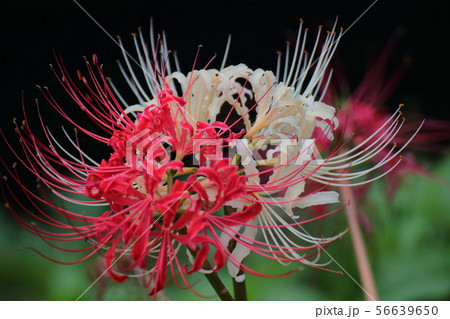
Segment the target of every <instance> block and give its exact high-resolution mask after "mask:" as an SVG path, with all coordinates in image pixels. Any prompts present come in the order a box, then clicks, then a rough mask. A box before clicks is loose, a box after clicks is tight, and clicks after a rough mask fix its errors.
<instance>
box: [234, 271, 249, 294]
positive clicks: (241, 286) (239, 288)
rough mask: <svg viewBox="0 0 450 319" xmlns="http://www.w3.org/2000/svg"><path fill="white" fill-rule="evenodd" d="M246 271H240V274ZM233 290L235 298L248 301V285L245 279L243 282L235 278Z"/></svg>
mask: <svg viewBox="0 0 450 319" xmlns="http://www.w3.org/2000/svg"><path fill="white" fill-rule="evenodd" d="M243 273H244V272H243V271H242V270H240V271H239V273H238V276H239V275H242V274H243ZM233 290H234V298H235V299H236V300H238V301H247V285H246V283H245V279H244V280H243V281H242V282H237V281H236V279H234V278H233Z"/></svg>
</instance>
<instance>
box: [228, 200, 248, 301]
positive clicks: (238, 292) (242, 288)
mask: <svg viewBox="0 0 450 319" xmlns="http://www.w3.org/2000/svg"><path fill="white" fill-rule="evenodd" d="M224 212H225V215H231V214H232V213H234V210H233V208H231V207H229V206H225V208H224ZM234 247H236V241H235V240H234V239H232V240H230V242H229V244H228V250H229V251H230V253H231V252H233V249H234ZM242 274H244V272H243V271H242V270H239V272H238V276H239V275H242ZM233 290H234V298H235V299H236V300H238V301H247V285H246V282H245V279H244V280H243V281H242V282H237V281H236V279H235V278H233Z"/></svg>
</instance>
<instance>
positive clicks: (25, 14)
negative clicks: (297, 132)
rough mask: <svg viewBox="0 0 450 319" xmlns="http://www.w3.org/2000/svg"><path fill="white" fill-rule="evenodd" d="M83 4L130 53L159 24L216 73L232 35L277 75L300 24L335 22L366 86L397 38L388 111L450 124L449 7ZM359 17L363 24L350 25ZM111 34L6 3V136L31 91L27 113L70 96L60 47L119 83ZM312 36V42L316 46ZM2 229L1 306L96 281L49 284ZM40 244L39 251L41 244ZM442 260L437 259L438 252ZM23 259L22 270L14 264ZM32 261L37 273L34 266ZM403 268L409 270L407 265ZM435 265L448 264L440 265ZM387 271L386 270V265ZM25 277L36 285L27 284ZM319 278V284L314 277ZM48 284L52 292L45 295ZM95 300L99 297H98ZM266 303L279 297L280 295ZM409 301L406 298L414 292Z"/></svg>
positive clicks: (72, 67)
mask: <svg viewBox="0 0 450 319" xmlns="http://www.w3.org/2000/svg"><path fill="white" fill-rule="evenodd" d="M78 3H79V4H80V5H81V6H82V7H83V8H84V9H85V10H86V11H87V12H88V13H89V14H90V15H91V16H92V17H93V18H94V19H95V20H96V21H97V22H98V23H99V24H100V25H101V26H102V27H103V28H104V30H105V31H106V32H107V33H108V34H110V35H111V36H113V37H115V36H116V35H121V37H122V39H123V40H124V43H125V45H126V47H128V48H130V49H131V50H132V48H133V43H132V39H131V37H130V36H129V35H130V33H133V32H136V31H137V28H138V27H139V26H141V27H142V28H143V30H144V32H147V34H148V31H147V30H148V28H149V19H150V17H153V18H154V24H155V30H156V31H157V32H161V30H165V31H166V33H167V37H168V43H169V48H171V49H173V50H177V51H178V52H179V57H180V62H181V65H182V68H184V70H186V71H188V70H189V69H190V68H191V66H192V62H193V60H194V57H195V54H196V52H197V46H198V45H199V44H202V45H203V48H202V50H201V53H200V58H199V63H198V65H200V66H202V65H204V64H205V63H206V62H207V61H209V60H210V58H211V57H212V56H213V54H215V53H218V58H217V61H215V62H213V64H212V67H216V68H218V67H219V66H220V62H221V57H222V54H223V51H224V48H225V44H226V40H227V36H228V34H229V33H231V34H232V36H233V40H232V45H231V50H230V54H229V58H228V64H237V63H246V64H247V65H249V66H250V67H252V68H259V67H260V68H263V69H272V70H274V69H275V67H276V50H284V48H285V41H286V40H291V41H293V40H294V39H295V36H296V33H297V29H298V24H299V18H303V19H304V21H305V25H306V26H308V27H309V28H310V29H311V30H312V31H314V32H315V31H316V28H317V26H319V25H321V24H323V25H324V26H325V27H326V28H331V26H332V25H333V23H334V21H335V19H336V17H338V18H339V20H338V26H339V27H343V28H344V30H347V31H346V33H345V35H344V36H343V38H342V40H341V43H340V45H339V47H338V50H337V53H336V57H337V58H338V59H339V61H340V62H341V64H342V65H343V67H344V68H345V72H346V74H347V76H348V79H349V83H350V87H355V86H356V85H357V84H358V82H359V81H360V80H361V79H362V77H363V75H364V71H365V68H366V65H367V61H369V60H370V59H374V58H376V57H377V56H378V54H379V53H380V52H381V51H382V50H383V48H384V46H385V45H386V43H387V41H388V40H389V39H390V38H391V36H392V35H393V34H394V33H395V32H397V33H401V34H402V36H401V37H400V38H399V40H398V42H397V45H396V46H395V48H394V50H393V52H392V55H391V58H390V59H389V63H388V66H387V68H388V74H389V73H392V72H394V71H395V70H396V69H397V68H398V67H399V66H405V68H406V71H405V74H404V77H403V79H402V81H401V82H400V84H399V86H398V88H397V90H396V91H395V93H394V94H393V95H392V96H391V98H390V99H389V100H388V105H389V106H392V107H396V106H397V105H398V104H399V103H404V104H406V108H405V110H404V111H405V113H406V115H408V112H410V113H411V114H414V113H420V114H422V115H423V116H425V117H433V118H439V119H447V120H448V119H450V105H449V101H450V94H449V91H450V90H449V88H450V82H449V79H448V71H449V70H450V59H449V58H448V50H446V48H445V47H444V46H445V43H446V41H447V40H448V34H449V31H450V26H449V24H450V20H449V19H448V17H447V14H448V11H447V10H445V8H444V7H443V4H444V1H427V2H426V4H420V5H417V4H416V3H414V2H411V1H406V0H399V1H382V0H380V1H378V2H377V3H375V4H374V5H373V7H372V8H371V9H369V10H368V11H367V13H366V14H364V15H363V16H362V17H360V15H361V14H362V13H363V12H364V11H365V10H366V9H367V8H368V7H369V6H370V5H371V4H372V3H373V1H323V0H320V1H215V2H210V3H208V4H205V3H204V2H195V1H184V2H176V1H137V0H131V1H86V0H80V1H78ZM359 17H360V19H359V21H357V22H356V23H355V24H354V25H353V26H352V27H351V28H349V27H350V26H351V25H352V24H353V22H354V21H355V20H356V19H358V18H359ZM105 31H103V30H102V29H101V28H100V27H99V26H98V25H96V24H95V23H94V22H93V21H92V20H91V18H90V17H89V16H88V15H87V14H86V13H85V12H83V10H82V9H81V8H80V7H79V6H78V5H77V4H76V3H75V2H74V1H71V0H64V1H40V2H39V1H2V2H1V4H0V39H1V46H0V63H1V68H0V81H1V86H0V107H1V111H2V116H1V117H0V127H1V129H2V130H3V131H4V132H5V134H7V135H8V134H9V133H8V132H12V131H13V126H12V119H13V118H14V117H17V118H20V119H21V118H22V117H23V116H22V115H21V106H22V104H21V98H22V93H21V92H22V91H24V92H25V103H26V105H30V107H31V106H32V105H33V103H34V102H33V101H34V98H35V97H39V96H40V93H39V91H38V90H37V89H36V87H35V86H36V84H39V85H47V86H48V87H50V88H51V89H52V93H54V94H55V96H56V97H57V98H58V99H59V100H60V101H64V99H68V97H66V96H65V95H64V92H63V90H62V89H61V88H59V84H58V82H57V80H56V79H55V77H54V75H53V74H52V72H51V70H50V68H49V66H48V64H49V63H54V56H53V51H52V50H53V49H55V50H56V52H57V53H58V54H60V55H61V56H62V57H63V59H64V62H65V64H66V66H67V67H68V69H69V71H70V72H72V74H74V76H75V71H76V70H77V69H84V60H83V56H88V57H90V56H91V55H92V54H94V53H95V54H97V55H98V57H99V60H100V62H101V63H103V64H104V67H105V74H106V75H109V76H111V77H112V78H113V79H116V82H120V81H121V75H120V73H119V71H118V68H117V66H116V63H115V60H116V59H117V58H121V52H120V49H119V48H118V47H117V45H116V44H115V43H114V42H113V41H112V39H111V38H110V37H109V36H108V35H107V34H106V33H105ZM312 38H313V37H311V36H310V40H311V39H312ZM51 119H52V118H51V114H49V115H48V116H47V121H48V122H51ZM55 121H57V118H56V117H55ZM11 136H13V134H11ZM14 138H15V137H14ZM1 148H2V156H3V157H4V158H6V160H8V154H5V146H4V142H3V140H2V141H1ZM6 153H7V152H6ZM433 156H434V155H433ZM433 156H432V157H433ZM433 165H434V164H433V163H432V164H430V167H434V166H433ZM436 165H438V164H436ZM439 165H440V164H439ZM442 165H444V164H442ZM439 167H440V166H439ZM445 167H446V166H445ZM437 169H438V168H437ZM439 169H442V168H439ZM444 171H445V170H444ZM446 172H448V170H447V171H446ZM447 177H448V176H447ZM447 198H448V197H447ZM406 201H407V200H406ZM445 218H446V217H445ZM446 220H448V219H446ZM0 222H1V223H0V227H1V231H0V233H1V234H2V237H5V238H4V239H2V246H1V249H3V253H2V251H0V256H1V255H2V254H3V255H4V256H2V260H3V261H2V262H1V263H2V264H1V265H0V276H1V278H0V284H1V286H0V299H66V298H67V299H70V298H73V295H72V294H71V293H70V292H67V295H64V293H63V292H61V291H59V290H57V288H54V286H55V285H57V283H58V282H59V281H60V280H61V278H65V279H66V280H68V278H69V277H70V278H72V279H71V280H70V283H66V285H69V286H70V284H72V285H77V283H78V282H81V283H80V284H79V286H80V289H82V288H81V287H85V284H86V283H88V282H89V278H87V277H86V275H85V273H86V271H85V269H86V265H84V266H83V265H81V266H75V267H79V268H77V269H79V270H78V272H76V271H73V272H71V273H70V274H71V275H69V276H68V275H67V274H68V273H67V272H65V270H62V269H63V268H64V266H56V267H57V268H52V269H57V270H54V271H55V272H56V275H55V276H56V277H55V278H52V279H50V281H51V282H48V281H46V280H45V279H44V277H47V276H48V274H47V273H46V270H48V269H49V268H47V267H54V266H50V265H53V264H51V263H49V262H47V261H45V260H43V259H42V260H41V259H39V262H35V261H34V260H35V259H29V258H32V257H29V256H30V255H32V252H28V251H26V252H17V251H15V250H11V251H10V249H15V247H17V246H20V245H30V244H31V243H30V241H33V243H34V242H35V241H36V242H37V241H38V239H36V238H33V237H27V235H25V234H23V233H22V231H21V230H20V228H19V227H18V226H17V225H16V224H15V223H14V221H12V218H11V217H10V216H9V215H8V214H7V213H6V212H4V211H2V216H1V218H0ZM440 222H442V221H441V220H440ZM427 225H428V224H427ZM424 227H425V226H424ZM393 231H395V230H393ZM445 238H446V239H448V238H447V237H445ZM18 241H20V243H18ZM36 245H38V246H41V244H40V243H39V244H38V243H36ZM385 245H387V246H389V245H390V244H385ZM443 247H448V246H446V245H444V246H443ZM42 249H44V248H42ZM436 254H438V255H439V254H440V252H436ZM24 255H25V257H24ZM410 257H411V256H410V255H408V258H410ZM33 258H34V257H33ZM411 258H412V257H411ZM433 258H434V257H433ZM436 258H438V259H439V258H440V257H436ZM439 260H440V259H439ZM22 262H23V264H21V265H20V266H18V265H17V263H22ZM27 262H29V263H31V264H33V265H34V266H33V267H30V265H29V264H27ZM403 262H404V263H405V265H408V262H407V261H403ZM349 263H350V266H349V267H353V266H354V265H353V266H351V263H352V261H349ZM437 263H439V265H440V266H443V265H442V262H440V261H437ZM386 265H388V263H387V264H386ZM386 265H384V264H383V267H385V266H386ZM386 267H387V266H386ZM399 267H400V266H399ZM52 271H53V270H52ZM380 271H381V270H380ZM400 272H401V271H400ZM27 273H28V275H30V274H31V275H30V276H31V277H29V278H28V277H26V276H25V277H24V275H25V274H27ZM40 274H42V278H41V277H40V276H41V275H40ZM44 274H45V275H44ZM72 274H74V275H73V276H72ZM58 276H59V277H58ZM77 276H79V277H77ZM303 276H304V277H305V278H306V277H307V276H306V275H303ZM318 276H320V275H318ZM326 276H329V275H328V274H327V275H326ZM394 277H395V276H394ZM30 278H34V279H30ZM312 278H314V277H312ZM321 278H323V277H321ZM326 278H328V277H326ZM333 278H334V277H333ZM446 279H448V278H446ZM28 280H34V281H36V282H34V281H33V282H32V284H27V282H28V283H29V281H28ZM305 280H306V283H305V285H306V286H307V285H312V286H314V284H313V283H311V282H309V283H308V282H307V281H308V280H312V279H311V278H310V279H305ZM320 280H322V279H317V281H320ZM330 280H335V279H330ZM386 280H388V279H386ZM313 281H314V280H313ZM323 281H326V280H323ZM436 282H439V280H436ZM39 285H42V286H39ZM422 285H423V283H422ZM43 286H45V287H47V288H48V289H47V290H45V289H44V288H42V287H43ZM36 287H41V288H36ZM49 287H50V288H49ZM352 289H353V288H352ZM446 289H448V287H447V286H445V287H443V288H442V289H441V290H442V291H441V294H435V295H431V296H430V295H426V294H425V295H420V294H418V295H415V296H414V298H420V297H421V296H422V297H423V298H430V299H433V298H434V299H443V298H447V297H448V296H450V292H449V290H446ZM39 291H47V293H40V292H39ZM48 291H50V292H48ZM117 291H120V289H117ZM349 291H350V292H349ZM349 291H347V292H344V293H343V295H339V294H338V293H336V295H332V296H327V294H326V293H325V292H324V291H318V292H317V293H316V294H312V295H306V297H305V298H308V296H309V298H311V299H327V298H328V297H329V298H330V299H353V298H358V297H355V296H358V293H359V291H357V290H351V289H350V290H349ZM121 293H122V294H123V295H124V296H123V298H126V297H127V294H126V293H123V292H118V295H114V296H115V297H111V298H112V299H121V298H122V297H120V296H121ZM144 296H145V295H144ZM388 296H390V295H389V294H388ZM398 296H402V295H395V294H394V297H397V298H402V297H398ZM90 298H95V296H94V295H91V296H90ZM180 298H184V297H180ZM260 298H265V297H260ZM267 298H276V295H274V296H272V297H270V296H269V297H267ZM299 298H301V297H299ZM403 298H408V295H406V297H403ZM286 299H288V298H287V297H286ZM294 299H295V298H294Z"/></svg>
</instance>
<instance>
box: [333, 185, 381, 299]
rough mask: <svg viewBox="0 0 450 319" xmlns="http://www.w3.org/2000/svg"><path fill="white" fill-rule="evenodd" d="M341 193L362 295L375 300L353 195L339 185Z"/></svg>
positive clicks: (374, 287) (375, 296) (375, 294)
mask: <svg viewBox="0 0 450 319" xmlns="http://www.w3.org/2000/svg"><path fill="white" fill-rule="evenodd" d="M341 194H342V197H343V200H344V202H345V203H347V206H346V209H345V211H346V215H347V220H348V226H349V229H350V234H351V237H352V243H353V250H354V251H355V256H356V261H357V264H358V270H359V276H360V278H361V284H362V286H363V288H364V296H365V298H366V300H368V301H377V300H379V299H378V293H377V288H376V285H375V281H374V279H373V274H372V269H371V267H370V263H369V257H368V256H367V250H366V246H365V245H364V238H363V235H362V233H361V229H360V227H359V222H358V211H357V206H356V199H355V195H354V194H353V191H352V189H351V188H350V187H341Z"/></svg>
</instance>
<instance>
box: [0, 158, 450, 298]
mask: <svg viewBox="0 0 450 319" xmlns="http://www.w3.org/2000/svg"><path fill="white" fill-rule="evenodd" d="M429 165H431V166H432V167H431V170H432V172H433V174H434V175H435V176H436V177H438V178H440V179H442V180H444V182H439V181H434V180H430V179H427V178H425V177H423V176H413V175H411V176H407V177H406V179H405V180H404V181H403V182H402V184H401V186H400V188H399V189H398V192H397V193H396V194H395V196H392V194H387V191H386V187H385V182H384V181H383V180H380V181H377V182H375V183H374V184H373V185H372V187H371V188H370V190H369V193H368V195H367V199H366V201H365V202H364V203H360V205H361V207H362V208H363V209H364V211H365V212H366V213H367V214H368V216H369V218H370V220H371V223H372V226H373V233H372V234H370V235H366V243H367V248H368V251H369V255H370V258H371V263H372V266H373V271H374V275H375V280H376V283H377V286H378V289H379V295H380V298H381V299H382V300H448V299H450V275H449V273H450V272H449V270H450V212H449V210H450V187H449V184H448V183H449V182H448V181H449V180H450V157H446V158H442V159H440V160H439V161H435V162H431V161H430V162H429ZM445 180H447V181H446V182H445ZM324 222H325V223H328V224H329V225H332V228H331V229H333V230H334V232H336V231H340V230H343V229H345V225H346V221H345V214H344V213H343V211H341V212H338V213H336V214H334V215H332V216H329V217H327V218H325V219H324ZM81 244H82V243H81ZM22 246H30V247H33V248H35V249H37V250H39V251H41V252H43V253H45V254H47V255H49V256H51V257H53V258H55V259H58V260H64V261H70V260H75V258H74V257H73V256H72V255H71V254H70V253H64V252H60V251H58V250H56V249H53V248H51V247H48V246H47V244H46V243H44V242H43V241H42V240H40V239H39V238H38V237H36V236H34V235H32V234H29V233H28V232H26V231H24V230H23V229H22V228H20V226H18V225H17V224H16V223H15V222H14V221H13V219H12V218H11V216H9V213H8V212H6V210H5V209H2V211H1V213H0V260H1V262H0V298H1V299H2V300H75V299H77V298H78V297H79V296H80V295H81V294H83V292H84V291H86V290H87V289H88V288H89V287H90V285H91V284H92V283H93V281H94V280H95V278H97V277H98V275H99V274H100V273H101V271H99V270H98V269H97V270H95V269H96V264H97V263H98V262H99V261H100V260H101V257H92V258H90V259H88V260H87V261H85V262H83V263H81V264H76V265H70V266H66V265H59V264H55V263H52V262H50V261H47V260H45V259H44V258H42V257H41V256H39V255H38V254H36V253H34V252H32V251H28V250H18V248H19V247H22ZM327 252H328V253H329V254H330V255H331V256H332V257H333V259H335V260H336V262H337V263H339V265H340V266H339V265H337V264H336V263H334V262H333V263H331V264H330V265H329V266H328V268H330V269H333V270H341V268H340V267H342V268H343V269H345V271H346V272H347V273H348V274H349V275H350V276H352V277H353V278H354V279H355V280H357V281H359V279H358V272H357V267H356V264H355V258H354V255H353V250H352V244H351V240H350V234H348V233H347V234H346V235H345V236H344V237H343V238H342V239H341V240H339V241H337V242H335V243H334V244H332V245H331V246H330V247H328V248H327ZM246 263H248V264H249V265H252V266H254V267H256V268H257V269H258V270H259V271H261V272H265V273H283V272H285V271H286V270H285V269H284V267H283V266H281V265H279V264H278V263H276V262H267V261H266V260H264V259H261V258H258V257H256V258H255V257H254V256H252V257H249V258H248V259H246ZM220 275H221V278H222V279H223V280H224V282H225V283H226V284H227V285H228V284H230V279H229V277H228V276H227V273H226V270H222V271H221V272H220ZM191 278H192V279H191V280H192V282H194V287H195V289H196V291H198V292H199V293H201V294H204V295H208V296H212V297H211V298H210V299H212V300H217V298H215V297H214V293H213V290H212V288H211V287H210V286H209V284H208V282H207V281H206V280H205V278H204V277H203V276H202V275H201V274H194V275H192V276H191ZM229 288H230V289H231V287H230V286H229ZM247 290H248V296H249V299H250V300H363V294H362V291H361V289H360V288H359V287H358V285H357V284H356V283H355V282H354V281H353V280H352V279H351V278H350V277H349V276H348V275H347V274H345V273H344V274H343V275H339V274H336V273H330V272H326V271H323V270H319V269H314V268H310V267H304V270H303V271H299V272H297V273H295V274H294V275H291V276H288V277H283V278H260V277H256V276H251V275H247ZM98 298H101V299H102V300H152V297H148V296H147V294H146V292H145V290H143V289H142V288H141V287H139V286H138V285H137V283H136V281H134V280H132V279H130V280H128V281H126V282H125V283H123V284H117V283H115V282H113V281H112V280H111V279H109V278H108V277H107V276H103V277H102V278H101V279H100V280H98V281H97V282H96V283H95V284H94V285H93V286H92V288H91V289H88V290H87V292H86V293H85V294H84V295H83V296H82V298H81V299H82V300H95V299H98ZM158 298H159V299H164V298H168V299H171V300H198V299H199V298H198V297H196V296H195V295H193V294H192V293H191V292H190V291H189V290H187V289H180V288H179V287H177V286H176V285H175V284H174V283H173V282H171V283H170V284H169V285H168V287H167V288H166V289H165V291H164V293H163V294H162V295H161V296H159V297H158Z"/></svg>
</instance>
